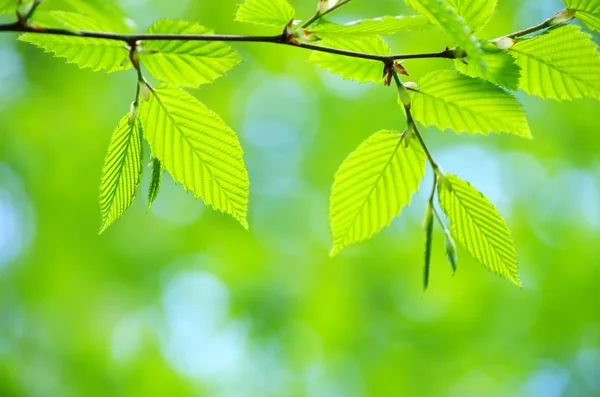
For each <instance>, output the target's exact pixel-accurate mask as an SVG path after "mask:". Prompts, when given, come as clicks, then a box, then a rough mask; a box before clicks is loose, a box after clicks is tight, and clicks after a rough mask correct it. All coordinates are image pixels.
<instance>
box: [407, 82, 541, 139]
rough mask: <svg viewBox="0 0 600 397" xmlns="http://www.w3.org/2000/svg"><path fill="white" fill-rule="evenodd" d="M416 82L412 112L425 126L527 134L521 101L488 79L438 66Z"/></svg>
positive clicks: (483, 132)
mask: <svg viewBox="0 0 600 397" xmlns="http://www.w3.org/2000/svg"><path fill="white" fill-rule="evenodd" d="M418 86H419V90H418V91H417V92H415V94H414V100H413V116H414V118H415V119H416V120H418V121H420V122H421V123H423V124H424V125H425V126H431V125H434V126H436V127H438V128H440V129H444V128H450V129H452V130H454V131H456V132H469V133H472V134H475V133H479V134H484V135H485V134H488V133H489V132H505V133H509V134H515V135H519V136H522V137H525V138H531V132H530V130H529V125H528V124H527V118H526V117H525V112H524V111H523V108H522V106H521V104H519V102H518V101H517V100H516V98H515V97H514V96H512V95H511V94H509V93H508V92H506V91H504V90H503V89H501V88H499V87H497V86H496V85H494V84H492V83H489V82H487V81H485V80H481V79H475V78H472V77H469V76H464V75H462V74H460V73H458V72H456V71H453V70H439V71H435V72H432V73H430V74H428V75H426V76H425V77H423V78H422V79H421V80H420V81H419V84H418Z"/></svg>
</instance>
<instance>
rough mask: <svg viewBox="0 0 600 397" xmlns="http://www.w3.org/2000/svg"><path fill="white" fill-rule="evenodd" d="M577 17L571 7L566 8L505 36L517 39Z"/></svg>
mask: <svg viewBox="0 0 600 397" xmlns="http://www.w3.org/2000/svg"><path fill="white" fill-rule="evenodd" d="M574 17H575V13H574V12H573V11H571V10H569V9H564V10H562V11H559V12H557V13H556V14H554V15H553V16H552V17H550V18H548V19H546V20H545V21H544V22H542V23H540V24H537V25H535V26H532V27H530V28H527V29H523V30H519V31H518V32H514V33H511V34H507V35H506V36H504V37H508V38H511V39H516V38H518V37H522V36H526V35H528V34H531V33H535V32H539V31H540V30H544V29H548V28H550V27H552V26H554V25H557V24H559V23H564V22H568V21H570V20H571V19H573V18H574Z"/></svg>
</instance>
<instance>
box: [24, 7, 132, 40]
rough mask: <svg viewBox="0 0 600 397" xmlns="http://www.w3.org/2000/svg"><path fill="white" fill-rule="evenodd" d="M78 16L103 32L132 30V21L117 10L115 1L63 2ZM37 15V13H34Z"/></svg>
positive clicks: (121, 11) (126, 31) (119, 9)
mask: <svg viewBox="0 0 600 397" xmlns="http://www.w3.org/2000/svg"><path fill="white" fill-rule="evenodd" d="M63 1H66V2H67V3H68V4H69V5H70V6H71V7H72V8H73V9H74V10H75V11H77V12H78V13H79V14H83V15H86V16H87V17H89V18H90V19H92V20H94V21H96V22H97V23H98V24H100V25H102V26H104V27H105V29H103V31H105V32H119V33H129V32H131V31H132V30H133V27H134V26H133V25H134V23H133V21H132V20H131V19H129V18H128V17H127V15H125V12H123V10H121V8H119V6H118V5H117V4H116V3H115V0H63ZM36 13H37V12H36Z"/></svg>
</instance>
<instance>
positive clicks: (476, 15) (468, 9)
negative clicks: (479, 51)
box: [448, 0, 498, 32]
mask: <svg viewBox="0 0 600 397" xmlns="http://www.w3.org/2000/svg"><path fill="white" fill-rule="evenodd" d="M497 4H498V0H448V5H449V6H451V7H453V8H454V9H455V10H456V12H457V13H458V15H460V17H462V19H463V20H464V23H465V25H467V26H468V27H469V28H471V29H472V30H473V31H475V32H478V31H480V30H481V29H483V28H484V27H485V26H486V25H487V24H488V22H489V21H490V19H491V18H492V16H493V15H494V12H495V11H496V5H497Z"/></svg>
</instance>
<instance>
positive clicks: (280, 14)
mask: <svg viewBox="0 0 600 397" xmlns="http://www.w3.org/2000/svg"><path fill="white" fill-rule="evenodd" d="M295 13H296V12H295V11H294V8H293V7H292V6H291V5H290V3H288V2H287V0H246V1H245V2H244V3H242V4H240V6H239V8H238V10H237V12H236V14H235V20H236V21H238V22H247V23H254V24H257V25H267V26H273V27H276V28H281V29H283V28H284V27H285V26H286V25H287V24H288V23H290V21H291V20H292V19H294V14H295Z"/></svg>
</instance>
